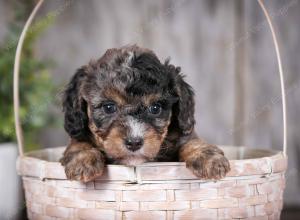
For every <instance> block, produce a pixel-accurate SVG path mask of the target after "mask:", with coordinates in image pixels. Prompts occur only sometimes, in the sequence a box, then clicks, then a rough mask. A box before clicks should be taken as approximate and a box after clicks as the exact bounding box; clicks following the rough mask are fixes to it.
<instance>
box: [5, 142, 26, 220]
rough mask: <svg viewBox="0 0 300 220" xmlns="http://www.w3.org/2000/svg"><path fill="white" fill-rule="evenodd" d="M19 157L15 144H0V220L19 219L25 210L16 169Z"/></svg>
mask: <svg viewBox="0 0 300 220" xmlns="http://www.w3.org/2000/svg"><path fill="white" fill-rule="evenodd" d="M17 156H18V150H17V145H16V144H15V143H0V183H1V187H0V198H1V199H0V219H17V218H18V216H19V215H20V214H21V213H22V211H23V209H24V208H25V206H24V205H23V204H24V202H23V196H22V188H21V181H20V177H19V176H18V175H17V173H16V168H15V167H16V165H15V164H16V159H17Z"/></svg>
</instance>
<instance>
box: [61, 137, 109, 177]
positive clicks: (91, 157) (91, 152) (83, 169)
mask: <svg viewBox="0 0 300 220" xmlns="http://www.w3.org/2000/svg"><path fill="white" fill-rule="evenodd" d="M60 162H61V164H62V165H63V166H64V167H65V172H66V176H67V178H68V179H71V180H79V181H83V182H88V181H90V180H93V179H95V178H96V177H97V176H101V175H102V173H103V170H104V164H105V159H104V155H103V153H101V152H100V151H99V150H98V149H96V148H94V147H93V146H92V145H91V144H90V143H87V142H78V141H76V140H74V139H72V140H71V143H70V144H69V146H68V147H67V149H66V150H65V152H64V155H63V157H62V158H61V159H60Z"/></svg>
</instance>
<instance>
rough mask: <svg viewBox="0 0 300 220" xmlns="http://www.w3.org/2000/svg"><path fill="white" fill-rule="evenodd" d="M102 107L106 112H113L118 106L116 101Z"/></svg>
mask: <svg viewBox="0 0 300 220" xmlns="http://www.w3.org/2000/svg"><path fill="white" fill-rule="evenodd" d="M102 108H103V110H104V112H105V113H106V114H113V113H115V112H116V111H117V106H116V104H115V103H106V104H103V105H102Z"/></svg>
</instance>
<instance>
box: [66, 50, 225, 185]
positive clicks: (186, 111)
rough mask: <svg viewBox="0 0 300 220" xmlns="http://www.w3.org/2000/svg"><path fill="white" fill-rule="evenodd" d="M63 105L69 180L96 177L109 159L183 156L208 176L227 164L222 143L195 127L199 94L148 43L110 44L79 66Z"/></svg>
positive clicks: (222, 173)
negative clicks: (200, 135)
mask: <svg viewBox="0 0 300 220" xmlns="http://www.w3.org/2000/svg"><path fill="white" fill-rule="evenodd" d="M63 109H64V114H65V126H64V127H65V130H66V131H67V133H68V134H69V136H70V138H71V140H70V143H69V145H68V147H67V148H66V150H65V152H64V155H63V157H62V158H61V160H60V161H61V164H62V165H63V166H64V167H65V172H66V176H67V177H68V178H69V179H71V180H80V181H83V182H88V181H90V180H93V179H94V178H96V177H97V176H100V175H101V174H102V173H103V170H104V166H105V164H106V163H113V164H123V165H127V166H135V165H138V164H141V163H144V162H147V161H184V162H186V166H187V167H188V168H189V169H190V170H191V171H192V172H193V173H194V174H195V175H196V176H198V177H199V178H203V179H220V178H222V177H224V176H225V174H226V173H227V172H228V171H229V169H230V167H229V163H228V160H227V159H226V158H225V157H224V153H223V152H222V150H220V149H219V148H218V147H217V146H215V145H211V144H208V143H205V142H204V141H202V140H201V139H199V138H198V137H197V136H196V135H195V133H194V124H195V120H194V93H193V90H192V88H191V86H190V85H188V84H187V83H186V82H185V81H184V79H183V76H182V74H181V73H180V68H179V67H175V66H173V65H171V64H170V63H169V61H168V60H167V61H166V62H164V63H161V62H160V61H159V59H158V58H157V56H156V55H155V54H154V53H153V52H152V51H151V50H148V49H144V48H140V47H138V46H135V45H134V46H127V47H122V48H119V49H116V48H114V49H109V50H107V51H106V53H105V54H104V55H103V56H102V57H101V58H100V59H99V60H97V61H93V62H90V63H89V64H88V65H86V66H83V67H81V68H80V69H78V70H77V72H76V73H75V75H74V76H73V78H72V79H71V81H70V83H69V84H68V86H67V88H66V90H65V92H64V98H63Z"/></svg>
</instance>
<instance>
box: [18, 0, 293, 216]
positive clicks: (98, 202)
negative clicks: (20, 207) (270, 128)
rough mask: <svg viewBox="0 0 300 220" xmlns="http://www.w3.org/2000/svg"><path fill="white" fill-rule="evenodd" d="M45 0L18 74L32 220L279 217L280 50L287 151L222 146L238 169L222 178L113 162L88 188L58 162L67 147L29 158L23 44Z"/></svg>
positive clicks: (175, 167) (176, 166)
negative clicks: (22, 82)
mask: <svg viewBox="0 0 300 220" xmlns="http://www.w3.org/2000/svg"><path fill="white" fill-rule="evenodd" d="M42 2H43V0H40V1H39V3H38V4H37V6H36V7H35V9H34V11H33V12H32V14H31V15H30V17H29V19H28V21H27V23H26V24H25V27H24V30H23V32H22V34H21V37H20V40H19V43H18V47H17V52H16V59H15V69H14V111H15V121H16V133H17V138H18V147H19V153H20V156H19V158H18V161H17V170H18V173H19V174H20V175H21V176H22V179H23V183H24V189H25V196H26V206H27V212H28V217H29V219H55V220H58V219H104V220H109V219H138V220H140V219H143V220H145V219H155V220H159V219H233V218H234V219H245V218H247V219H279V218H280V213H281V210H282V204H283V191H284V188H285V177H284V173H285V171H286V169H287V156H286V106H285V90H284V84H283V74H282V67H281V60H280V53H279V49H278V43H277V40H276V35H275V33H274V30H273V26H272V23H271V20H270V16H269V15H268V13H267V11H266V9H265V7H264V5H263V3H262V1H261V0H258V2H259V4H260V6H261V7H262V9H263V11H264V14H265V15H266V18H267V21H268V24H269V26H270V29H271V32H272V37H273V40H274V45H275V49H276V55H277V61H278V66H279V73H280V80H281V91H282V104H283V116H284V117H283V127H284V129H283V131H284V132H283V133H284V135H283V136H284V144H283V151H272V150H262V149H253V148H245V147H236V146H221V148H222V149H223V150H224V152H225V156H226V157H228V159H229V160H230V166H231V171H230V172H229V173H228V174H227V175H226V177H225V178H224V179H222V180H220V181H217V182H214V181H209V180H200V179H198V178H197V177H195V176H194V175H193V174H192V173H191V172H190V171H189V170H188V169H187V168H186V167H185V164H184V163H179V162H178V163H174V162H172V163H171V162H170V163H145V164H143V165H140V166H137V167H126V166H121V165H107V168H106V170H105V173H104V175H103V176H101V177H100V178H98V179H96V180H94V181H91V182H89V183H81V182H77V181H70V180H67V178H66V176H65V172H64V168H63V167H62V166H61V165H60V163H59V162H58V160H59V158H60V157H61V156H62V153H63V151H64V147H58V148H51V149H46V150H40V151H35V152H29V153H27V154H24V153H23V135H22V129H21V126H20V120H19V85H18V84H19V82H18V80H19V65H20V55H21V50H22V45H23V41H24V38H25V35H26V32H27V30H28V27H29V25H30V24H31V22H32V20H33V18H34V16H35V14H36V12H37V11H38V9H39V7H40V6H41V4H42Z"/></svg>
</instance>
